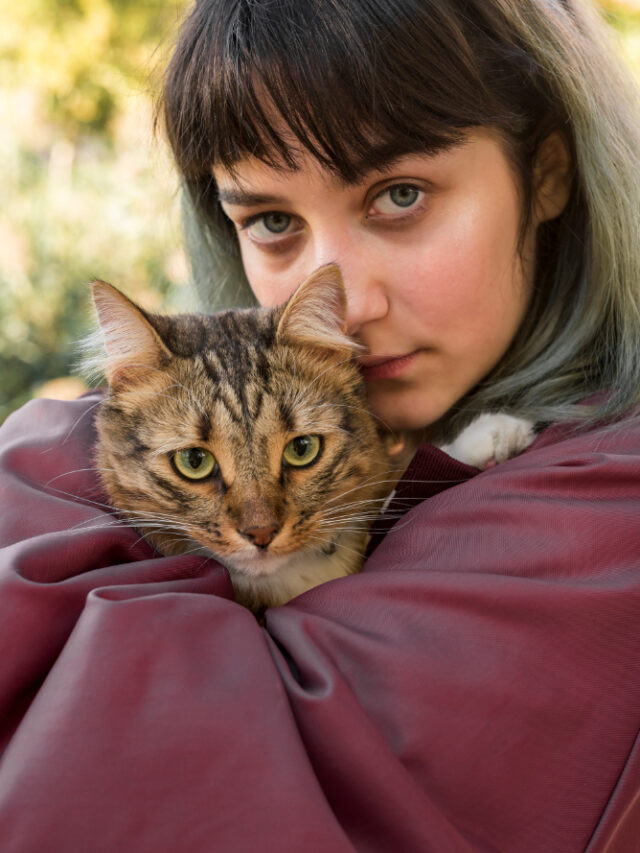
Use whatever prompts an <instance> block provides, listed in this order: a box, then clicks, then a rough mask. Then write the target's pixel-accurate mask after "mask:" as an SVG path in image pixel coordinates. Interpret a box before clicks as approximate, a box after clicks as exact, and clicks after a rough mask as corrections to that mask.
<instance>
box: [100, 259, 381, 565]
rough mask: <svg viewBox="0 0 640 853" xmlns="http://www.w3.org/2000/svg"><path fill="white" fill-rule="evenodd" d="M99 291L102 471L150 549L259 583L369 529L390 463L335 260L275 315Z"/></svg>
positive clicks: (272, 311)
mask: <svg viewBox="0 0 640 853" xmlns="http://www.w3.org/2000/svg"><path fill="white" fill-rule="evenodd" d="M93 294H94V302H95V305H96V309H97V314H98V318H99V322H100V326H101V328H102V331H103V335H104V340H105V348H106V357H105V362H104V371H105V375H106V377H107V380H108V383H109V393H108V395H107V397H106V400H105V402H104V404H103V405H102V407H101V409H100V412H99V415H98V420H97V424H98V432H99V445H98V467H99V468H100V471H101V476H102V479H103V482H104V485H105V487H106V489H107V492H108V494H109V497H110V499H111V501H112V502H113V505H114V506H115V507H116V508H118V509H120V510H122V511H124V512H125V513H126V514H127V517H128V518H129V519H130V521H131V523H132V524H134V525H135V526H137V527H139V528H140V529H141V530H142V531H143V532H144V533H145V536H146V537H147V538H148V539H149V540H150V541H151V542H152V543H153V544H154V545H155V546H156V547H157V548H158V549H159V550H161V551H162V552H163V553H166V554H168V553H181V552H186V551H190V550H196V549H200V550H204V552H207V553H208V552H211V553H213V554H215V555H218V556H220V557H221V558H222V559H223V560H224V562H225V563H226V564H227V565H228V566H230V567H233V568H235V569H236V570H237V571H239V572H243V573H246V574H247V575H252V576H258V575H263V576H264V575H269V574H271V573H275V572H277V571H278V569H279V567H280V566H281V565H282V564H283V562H285V561H286V560H287V559H288V557H289V556H290V555H291V554H293V553H297V552H300V551H320V550H322V549H324V550H325V551H327V552H328V551H330V550H331V549H332V548H334V549H335V547H336V546H337V544H339V542H340V537H341V535H342V534H343V533H344V532H345V531H348V530H351V529H356V528H359V529H360V530H365V529H366V526H367V523H368V520H369V519H370V518H372V517H373V515H374V514H375V509H376V507H377V501H378V500H379V499H380V498H381V497H382V496H383V495H384V494H386V493H387V492H388V491H390V489H391V485H390V484H389V483H390V480H389V477H390V476H391V474H390V470H389V469H390V467H391V466H390V465H389V459H388V456H387V454H386V452H385V449H384V446H383V442H382V440H381V438H380V436H379V434H378V431H377V429H376V425H375V422H374V420H373V418H372V416H371V414H370V413H369V412H368V410H367V406H366V400H365V394H364V388H363V383H362V380H361V377H360V374H359V372H358V369H357V366H356V364H355V363H354V360H353V358H352V356H353V352H354V348H355V345H354V343H353V342H352V341H351V340H350V339H349V338H348V337H347V335H346V332H345V326H346V322H345V315H346V297H345V292H344V287H343V285H342V280H341V276H340V272H339V270H338V268H337V267H336V266H335V265H329V266H327V267H323V268H321V269H320V270H318V271H316V272H315V273H314V274H313V275H312V276H311V277H310V278H308V279H307V280H306V281H305V282H303V283H302V285H301V286H300V287H299V288H298V290H297V291H296V292H295V293H294V295H293V296H292V297H291V299H290V300H289V301H288V302H287V304H286V305H284V306H282V307H279V308H275V309H264V308H255V309H248V310H237V311H226V312H223V313H221V314H217V315H211V316H209V315H199V314H193V315H176V316H160V315H151V314H148V313H146V312H144V311H143V310H142V309H140V308H139V307H138V306H136V305H135V304H134V303H133V302H131V301H130V300H129V299H128V298H127V297H125V296H124V295H123V294H121V293H120V292H119V291H118V290H116V289H115V288H113V287H111V286H110V285H108V284H105V283H104V282H94V284H93Z"/></svg>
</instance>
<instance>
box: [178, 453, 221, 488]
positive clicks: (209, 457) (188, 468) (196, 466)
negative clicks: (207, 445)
mask: <svg viewBox="0 0 640 853" xmlns="http://www.w3.org/2000/svg"><path fill="white" fill-rule="evenodd" d="M171 460H172V462H173V464H174V466H175V469H176V471H177V472H178V474H182V476H183V477H186V478H187V480H204V479H205V477H208V476H209V475H210V474H212V473H214V471H215V470H216V469H217V467H218V463H217V462H216V459H215V456H214V455H213V453H210V452H209V451H208V450H205V449H204V448H203V447H189V448H188V449H187V450H178V452H177V453H174V454H173V456H172V457H171Z"/></svg>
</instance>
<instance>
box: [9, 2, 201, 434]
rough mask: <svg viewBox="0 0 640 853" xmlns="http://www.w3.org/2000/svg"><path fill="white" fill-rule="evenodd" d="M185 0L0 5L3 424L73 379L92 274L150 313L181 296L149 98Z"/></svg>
mask: <svg viewBox="0 0 640 853" xmlns="http://www.w3.org/2000/svg"><path fill="white" fill-rule="evenodd" d="M184 5H185V4H184V2H182V0H179V2H178V0H146V2H136V3H131V2H127V0H56V2H51V0H21V2H19V3H16V2H8V0H0V21H2V24H1V26H0V84H1V85H0V122H1V126H2V133H1V134H0V421H1V420H2V419H3V418H4V417H5V416H6V415H7V414H8V413H9V412H10V411H11V410H13V409H14V408H15V407H16V406H18V405H20V404H21V403H23V402H24V401H26V400H28V399H29V398H30V397H31V396H32V395H33V394H34V393H37V391H38V389H39V386H41V385H42V384H43V383H44V382H46V380H50V379H54V378H57V377H63V376H67V375H69V373H70V371H71V365H72V363H73V362H74V360H75V359H76V357H77V356H76V354H75V344H76V342H77V341H78V339H79V338H81V337H82V336H83V335H84V334H85V333H86V332H87V331H88V330H89V327H90V325H91V322H92V320H91V315H90V310H89V291H88V284H87V283H88V281H89V280H90V279H91V278H103V279H106V280H109V281H112V282H113V283H114V284H116V285H118V286H120V287H122V288H123V289H124V290H125V291H126V292H127V293H129V294H130V295H131V296H133V297H134V298H135V299H137V300H139V301H140V302H141V303H142V304H143V305H146V306H147V307H149V308H154V307H159V306H160V303H161V302H163V303H166V302H168V303H169V305H171V302H172V301H173V303H174V304H175V303H176V301H179V300H180V298H181V294H180V286H181V285H182V284H183V283H184V282H185V281H186V278H187V270H186V264H185V259H184V256H183V254H182V249H181V234H180V225H179V210H178V208H179V204H178V199H177V187H178V181H177V177H176V175H175V172H174V170H173V167H172V165H171V162H170V159H169V156H168V153H167V151H166V149H165V147H164V145H163V143H162V140H161V139H154V138H153V135H152V97H151V96H152V93H153V89H154V86H155V85H156V83H155V81H154V78H155V77H157V74H156V69H160V70H161V69H162V67H163V64H164V62H165V61H166V56H167V53H168V51H169V49H170V45H171V40H172V38H173V36H174V34H175V31H176V28H177V24H178V22H179V20H180V18H181V15H182V12H183V9H184ZM169 294H171V298H169V299H165V298H164V297H165V295H169Z"/></svg>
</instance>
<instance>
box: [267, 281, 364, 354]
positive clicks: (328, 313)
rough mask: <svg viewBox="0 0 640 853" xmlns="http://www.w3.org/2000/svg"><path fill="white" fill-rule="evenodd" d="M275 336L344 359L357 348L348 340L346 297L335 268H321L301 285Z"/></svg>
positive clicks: (288, 304) (287, 307) (286, 309)
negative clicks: (325, 351)
mask: <svg viewBox="0 0 640 853" xmlns="http://www.w3.org/2000/svg"><path fill="white" fill-rule="evenodd" d="M277 336H278V337H279V338H284V339H286V340H287V341H289V342H290V343H296V344H302V345H304V346H311V347H316V348H320V349H325V350H330V351H332V352H336V353H338V354H340V355H343V356H346V355H350V354H351V353H352V352H353V351H354V350H355V349H357V348H358V344H356V343H355V342H354V341H352V340H351V338H349V337H348V336H347V294H346V292H345V289H344V284H343V283H342V274H341V273H340V268H339V267H338V266H337V264H327V265H326V266H323V267H320V268H319V269H317V270H316V271H315V272H313V273H311V275H310V276H309V277H308V278H306V279H305V280H304V281H303V282H302V284H301V285H300V287H299V288H298V289H297V290H296V292H295V293H294V294H293V296H292V297H291V298H290V299H289V301H288V302H287V304H286V305H285V308H284V313H283V315H282V317H281V318H280V322H279V324H278V332H277Z"/></svg>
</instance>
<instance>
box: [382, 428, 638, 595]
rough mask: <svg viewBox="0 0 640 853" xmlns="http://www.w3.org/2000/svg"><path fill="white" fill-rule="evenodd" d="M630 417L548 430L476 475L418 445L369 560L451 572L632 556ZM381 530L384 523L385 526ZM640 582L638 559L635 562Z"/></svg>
mask: <svg viewBox="0 0 640 853" xmlns="http://www.w3.org/2000/svg"><path fill="white" fill-rule="evenodd" d="M639 485H640V420H638V419H637V418H633V419H632V418H627V419H625V420H623V421H620V422H618V423H616V424H612V425H607V426H602V425H600V426H593V427H591V428H586V429H579V430H578V429H576V428H575V427H572V426H570V425H567V424H556V425H553V426H551V427H549V428H548V429H545V430H544V431H543V432H541V433H540V434H539V435H538V436H537V438H536V439H535V441H534V442H533V443H532V444H531V445H530V446H529V447H528V448H527V449H526V450H525V451H524V452H523V453H521V454H520V455H518V456H517V457H514V458H513V459H510V460H508V461H506V462H503V463H502V464H500V465H497V466H495V467H494V468H491V469H489V470H486V471H478V470H477V469H471V468H469V466H464V465H462V464H461V463H459V462H457V461H456V460H453V459H450V458H449V457H447V456H446V455H445V454H443V453H441V451H439V450H437V449H436V448H434V447H432V446H429V445H427V446H424V447H423V448H421V450H420V452H419V453H418V454H417V456H416V457H415V459H414V461H413V463H412V465H411V466H410V468H409V469H408V471H407V474H406V476H405V478H404V479H403V480H402V482H401V483H400V484H399V488H398V490H397V493H396V495H395V498H394V501H392V502H391V504H390V506H389V508H388V516H390V517H391V522H392V524H393V525H394V526H392V527H391V529H390V530H389V531H388V532H387V533H386V535H385V537H384V542H383V543H381V544H380V545H379V546H378V547H377V548H376V550H375V551H374V552H373V555H372V557H371V559H370V560H369V564H368V565H369V567H370V568H372V569H375V568H376V567H378V568H384V567H385V566H387V565H388V564H389V563H390V562H391V563H393V564H394V565H396V566H399V565H401V564H402V565H405V566H407V567H408V568H418V567H430V568H432V569H433V568H440V569H442V570H444V571H447V572H451V571H455V572H467V571H469V572H482V571H485V570H486V571H491V572H494V571H498V572H505V573H509V574H513V575H521V574H526V575H530V574H532V573H533V574H539V575H549V574H554V573H555V574H558V575H563V574H564V573H565V572H566V571H572V570H573V569H572V567H574V566H575V565H579V566H580V567H581V571H583V572H584V573H585V574H588V573H590V572H592V571H597V572H598V573H599V572H605V573H606V572H607V571H608V570H609V569H613V568H615V566H616V565H618V564H619V563H620V561H621V560H623V559H624V558H625V555H627V554H628V555H632V554H636V555H637V554H638V553H640V512H639V510H640V488H639ZM387 526H389V525H387ZM638 573H639V579H640V563H639V564H638Z"/></svg>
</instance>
